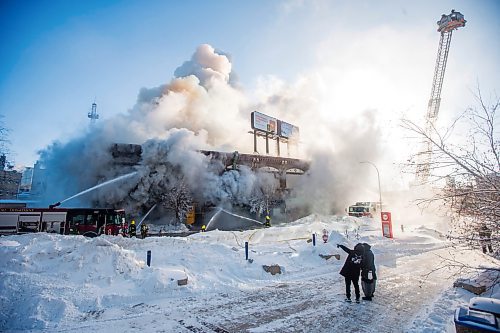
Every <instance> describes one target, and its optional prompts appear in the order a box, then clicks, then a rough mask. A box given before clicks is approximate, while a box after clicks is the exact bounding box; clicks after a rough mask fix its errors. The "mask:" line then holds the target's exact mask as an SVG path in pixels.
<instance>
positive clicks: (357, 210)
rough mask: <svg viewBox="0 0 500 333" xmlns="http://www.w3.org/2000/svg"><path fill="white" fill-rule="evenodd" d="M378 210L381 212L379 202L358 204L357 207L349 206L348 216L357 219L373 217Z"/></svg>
mask: <svg viewBox="0 0 500 333" xmlns="http://www.w3.org/2000/svg"><path fill="white" fill-rule="evenodd" d="M377 210H380V203H378V202H356V204H355V205H352V206H349V209H348V212H347V214H348V215H349V216H356V217H363V216H365V217H373V216H375V213H376V212H377Z"/></svg>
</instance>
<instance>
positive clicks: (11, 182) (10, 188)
mask: <svg viewBox="0 0 500 333" xmlns="http://www.w3.org/2000/svg"><path fill="white" fill-rule="evenodd" d="M21 178H22V173H20V172H17V171H15V170H9V171H6V170H0V200H2V199H17V194H18V193H19V185H20V184H21Z"/></svg>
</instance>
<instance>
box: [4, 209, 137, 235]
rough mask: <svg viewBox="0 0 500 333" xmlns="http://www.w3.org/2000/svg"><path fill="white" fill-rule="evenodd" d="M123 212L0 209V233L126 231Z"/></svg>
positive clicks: (114, 233) (105, 210)
mask: <svg viewBox="0 0 500 333" xmlns="http://www.w3.org/2000/svg"><path fill="white" fill-rule="evenodd" d="M126 227H127V225H126V223H125V211H124V210H123V209H111V208H0V235H9V234H23V233H33V232H49V233H58V234H62V235H69V234H75V235H83V236H87V237H95V236H98V235H101V234H106V235H118V234H121V233H123V232H124V231H125V229H126Z"/></svg>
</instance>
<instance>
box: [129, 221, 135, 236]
mask: <svg viewBox="0 0 500 333" xmlns="http://www.w3.org/2000/svg"><path fill="white" fill-rule="evenodd" d="M128 234H129V236H130V237H135V236H136V235H135V221H134V220H132V222H130V226H129V227H128Z"/></svg>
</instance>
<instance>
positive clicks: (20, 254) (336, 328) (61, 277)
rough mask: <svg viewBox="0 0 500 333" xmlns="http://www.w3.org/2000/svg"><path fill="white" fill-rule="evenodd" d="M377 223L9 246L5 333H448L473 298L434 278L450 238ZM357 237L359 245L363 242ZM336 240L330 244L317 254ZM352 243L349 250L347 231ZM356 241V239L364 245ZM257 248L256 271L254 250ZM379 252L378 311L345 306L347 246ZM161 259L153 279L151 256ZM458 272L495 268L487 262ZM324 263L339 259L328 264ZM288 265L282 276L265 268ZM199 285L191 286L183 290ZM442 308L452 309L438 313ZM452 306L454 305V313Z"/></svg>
mask: <svg viewBox="0 0 500 333" xmlns="http://www.w3.org/2000/svg"><path fill="white" fill-rule="evenodd" d="M377 224H378V223H376V222H372V221H371V220H369V219H366V220H360V219H355V218H352V219H346V218H344V219H342V218H337V217H331V216H315V215H311V216H309V217H306V218H304V219H302V220H299V221H296V222H293V223H291V224H287V225H280V226H275V227H272V228H269V229H258V230H250V231H245V232H230V231H224V232H223V231H213V232H207V233H200V234H195V235H191V236H189V237H187V238H171V237H162V238H158V237H150V238H147V239H145V240H141V239H126V238H121V237H108V236H104V237H99V238H94V239H86V238H84V237H79V236H78V237H77V236H60V235H48V234H36V235H23V236H12V237H6V238H2V240H0V242H2V243H1V244H2V245H3V246H2V247H1V251H2V257H1V258H2V259H0V260H1V265H2V267H7V270H6V271H2V273H1V278H2V279H1V281H2V282H1V284H2V285H1V287H2V288H1V290H2V291H1V294H0V297H1V298H0V299H1V305H2V309H3V310H2V313H1V317H0V319H1V322H0V323H1V325H2V326H1V328H2V329H4V330H7V331H16V330H32V331H50V332H66V331H79V332H109V331H110V330H112V331H121V332H136V331H139V330H140V331H145V332H401V331H404V332H407V331H412V332H422V331H425V332H443V331H446V330H447V329H449V327H450V325H451V326H452V314H453V311H454V309H455V308H456V306H457V305H459V304H460V303H461V302H462V303H466V302H467V301H468V299H469V298H470V297H472V296H473V294H470V293H468V292H466V291H463V290H455V289H453V288H452V284H453V281H454V280H455V279H456V276H455V275H454V273H455V272H454V271H450V270H441V271H438V272H435V273H432V274H431V275H429V276H428V277H427V278H425V276H424V275H426V274H427V273H429V272H430V271H431V270H432V268H433V267H436V265H437V264H439V261H440V259H439V257H438V256H441V257H449V256H450V249H449V248H448V247H447V245H448V244H447V243H446V242H445V241H444V239H442V238H441V237H440V236H439V233H437V232H435V231H433V230H431V229H427V228H421V227H419V228H417V227H415V228H410V229H413V230H409V231H407V232H406V233H405V234H402V235H396V238H395V239H394V240H390V239H386V238H383V237H381V236H380V235H379V234H380V229H379V228H378V227H377ZM358 225H361V227H360V229H359V235H358V237H359V240H357V239H356V237H355V235H356V230H357V227H358ZM324 228H326V229H328V230H330V231H331V234H330V239H329V242H328V243H327V244H324V243H323V242H322V241H320V242H318V243H317V244H316V246H315V247H313V246H312V243H311V242H307V239H308V238H310V236H311V234H312V233H313V232H316V234H321V231H322V229H324ZM346 230H347V235H348V236H349V239H346V238H345V237H346V232H345V231H346ZM353 238H354V239H353ZM245 241H249V244H250V255H249V257H250V259H253V262H252V263H250V262H246V261H245V253H244V248H243V244H244V242H245ZM357 242H367V243H370V244H371V245H372V247H373V251H374V253H375V261H376V265H377V268H378V277H379V280H378V282H377V283H378V285H377V290H376V292H375V297H374V301H373V302H367V301H362V303H361V304H356V303H354V302H353V303H346V302H344V298H345V294H344V293H345V287H344V281H343V277H342V276H340V275H339V271H340V268H341V267H342V264H343V262H344V260H345V258H346V254H345V253H344V252H343V251H341V250H340V249H337V248H336V244H337V243H342V244H346V245H348V246H349V247H351V248H352V247H353V246H354V244H356V243H357ZM148 249H150V250H151V251H152V264H151V267H147V266H146V265H145V262H144V260H145V254H146V251H147V250H148ZM452 251H453V253H454V254H455V255H456V256H455V258H456V259H457V260H466V261H467V262H469V263H472V262H476V263H483V264H489V265H494V264H497V265H498V262H497V263H495V262H493V259H491V257H487V256H483V255H482V254H481V253H479V252H477V251H457V250H452ZM319 254H340V255H341V259H340V260H336V259H335V258H334V257H332V258H330V259H329V260H325V259H322V258H320V257H319ZM272 264H278V265H280V266H281V268H282V274H281V275H280V274H277V275H274V276H273V275H271V274H269V273H266V272H264V271H263V269H262V265H272ZM186 276H187V277H188V285H187V286H178V285H177V283H176V280H177V279H182V278H184V277H186ZM436 302H441V303H442V304H447V306H448V308H446V309H440V308H439V307H438V306H436V307H433V304H434V303H436ZM443 302H444V303H443Z"/></svg>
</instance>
